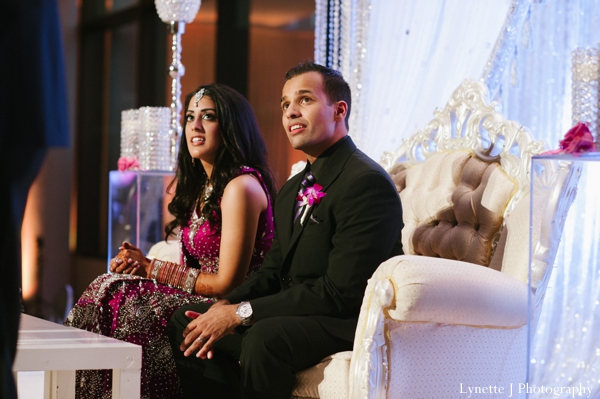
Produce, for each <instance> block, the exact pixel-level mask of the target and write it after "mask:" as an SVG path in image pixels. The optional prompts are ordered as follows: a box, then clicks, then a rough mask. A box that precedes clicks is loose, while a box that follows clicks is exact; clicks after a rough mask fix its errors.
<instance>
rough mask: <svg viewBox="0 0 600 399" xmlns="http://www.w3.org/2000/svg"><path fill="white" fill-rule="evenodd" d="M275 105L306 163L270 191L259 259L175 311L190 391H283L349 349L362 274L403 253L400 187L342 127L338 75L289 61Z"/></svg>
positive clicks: (343, 97)
mask: <svg viewBox="0 0 600 399" xmlns="http://www.w3.org/2000/svg"><path fill="white" fill-rule="evenodd" d="M281 110H282V122H283V126H284V128H285V131H286V134H287V136H288V139H289V140H290V143H291V144H292V147H294V148H296V149H299V150H301V151H303V152H304V153H305V154H306V157H307V159H308V162H307V166H306V169H305V171H304V173H299V174H298V175H297V176H295V177H293V178H291V179H290V180H289V181H288V182H287V183H286V184H285V185H284V186H283V187H282V189H281V191H280V193H279V194H278V196H277V200H276V201H275V236H274V239H273V246H272V247H271V251H270V252H269V253H268V254H267V256H266V258H265V261H264V263H263V266H262V268H261V269H260V270H259V271H258V272H256V273H255V274H254V275H253V276H251V277H250V278H248V280H246V281H245V282H244V283H243V284H242V285H240V286H239V287H238V288H236V289H235V290H233V291H232V292H231V293H229V294H227V295H225V297H224V299H222V300H219V301H218V302H216V303H215V304H214V305H212V306H211V305H209V304H193V305H187V306H183V307H182V308H181V309H179V310H177V311H176V312H175V313H174V315H173V317H172V318H171V321H170V323H169V339H170V341H171V345H172V347H173V353H174V356H175V361H176V363H177V370H178V373H179V377H180V379H181V384H182V387H183V390H184V396H185V397H186V398H203V399H206V398H236V397H244V398H286V399H287V398H289V397H290V394H291V392H292V389H293V387H294V383H295V376H294V374H295V373H296V372H297V371H299V370H302V369H305V368H308V367H311V366H313V365H315V364H317V363H318V362H319V361H320V360H321V359H323V358H324V357H326V356H328V355H330V354H332V353H335V352H340V351H346V350H351V349H352V344H353V340H354V333H355V330H356V324H357V322H358V313H359V310H360V306H361V303H362V298H363V295H364V291H365V288H366V286H367V279H368V278H369V277H370V276H371V275H372V274H373V272H374V271H375V269H376V268H377V266H378V265H379V264H380V263H381V262H383V261H384V260H386V259H388V258H389V257H391V256H392V255H396V254H398V253H399V247H398V246H397V245H396V244H397V243H398V242H399V238H400V232H401V229H402V209H401V206H400V200H399V198H398V193H397V192H396V190H395V188H394V185H393V183H392V181H391V179H390V177H389V176H388V174H387V173H385V171H384V170H383V169H382V168H381V167H380V166H379V165H377V163H375V162H374V161H373V160H371V159H370V158H369V157H367V156H366V155H365V154H364V153H362V152H361V151H360V150H358V149H357V148H356V146H355V145H354V143H353V142H352V139H351V138H350V137H348V135H347V133H348V122H347V119H348V115H349V114H350V88H349V87H348V84H347V83H346V82H345V81H344V79H343V78H342V76H341V74H340V73H339V72H337V71H334V70H331V69H329V68H326V67H323V66H321V65H318V64H314V63H312V62H307V63H304V64H300V65H298V66H296V67H294V68H292V69H291V70H290V71H288V73H287V74H286V77H285V84H284V87H283V91H282V97H281Z"/></svg>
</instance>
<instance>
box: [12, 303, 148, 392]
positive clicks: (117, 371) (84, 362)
mask: <svg viewBox="0 0 600 399" xmlns="http://www.w3.org/2000/svg"><path fill="white" fill-rule="evenodd" d="M141 368H142V347H141V346H139V345H134V344H130V343H127V342H122V341H119V340H117V339H114V338H108V337H104V336H102V335H98V334H94V333H91V332H89V331H83V330H79V329H77V328H73V327H65V326H62V325H60V324H56V323H52V322H49V321H46V320H42V319H38V318H36V317H33V316H29V315H26V314H22V315H21V325H20V327H19V340H18V342H17V356H16V359H15V363H14V365H13V372H14V373H15V378H16V379H18V378H19V375H18V374H19V373H18V372H20V371H43V372H44V399H55V398H56V399H71V398H75V370H103V369H112V370H113V383H112V384H113V398H114V399H120V398H123V399H133V398H139V397H140V373H141Z"/></svg>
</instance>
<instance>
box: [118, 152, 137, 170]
mask: <svg viewBox="0 0 600 399" xmlns="http://www.w3.org/2000/svg"><path fill="white" fill-rule="evenodd" d="M117 167H118V169H119V171H120V172H125V171H126V170H137V169H139V167H140V163H139V162H138V159H137V157H136V156H135V155H134V156H133V157H121V158H119V160H118V161H117Z"/></svg>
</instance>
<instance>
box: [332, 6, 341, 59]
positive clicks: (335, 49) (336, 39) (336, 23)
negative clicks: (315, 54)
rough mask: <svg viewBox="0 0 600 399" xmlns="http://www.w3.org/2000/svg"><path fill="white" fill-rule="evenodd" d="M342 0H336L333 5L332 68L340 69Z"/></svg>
mask: <svg viewBox="0 0 600 399" xmlns="http://www.w3.org/2000/svg"><path fill="white" fill-rule="evenodd" d="M341 1H342V0H334V1H333V6H332V7H331V10H332V12H331V26H330V31H331V32H332V37H333V40H332V41H333V45H332V48H331V53H332V54H331V55H332V57H331V68H333V69H336V70H339V69H340V36H341V35H340V33H341V32H340V2H341Z"/></svg>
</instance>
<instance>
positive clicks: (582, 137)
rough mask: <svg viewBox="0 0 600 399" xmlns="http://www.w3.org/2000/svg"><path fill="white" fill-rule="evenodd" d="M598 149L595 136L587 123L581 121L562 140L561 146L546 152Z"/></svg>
mask: <svg viewBox="0 0 600 399" xmlns="http://www.w3.org/2000/svg"><path fill="white" fill-rule="evenodd" d="M590 151H597V150H596V143H594V137H593V136H592V133H590V130H589V129H588V127H587V125H586V124H585V123H582V122H579V123H578V124H576V125H575V126H573V127H572V128H571V129H570V130H569V131H568V132H567V133H566V134H565V137H564V138H563V139H562V140H561V141H560V148H558V149H556V150H551V151H546V152H544V154H573V155H576V156H577V155H581V154H583V153H585V152H590Z"/></svg>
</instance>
